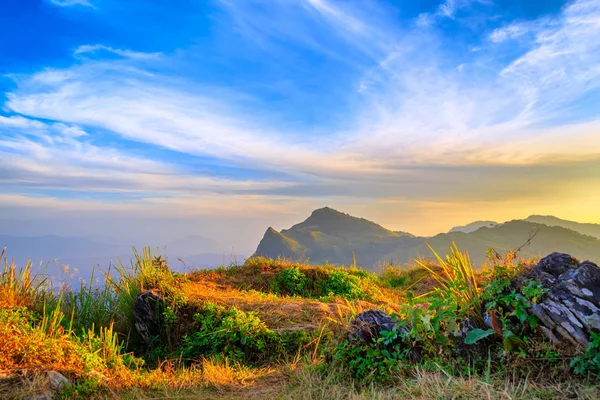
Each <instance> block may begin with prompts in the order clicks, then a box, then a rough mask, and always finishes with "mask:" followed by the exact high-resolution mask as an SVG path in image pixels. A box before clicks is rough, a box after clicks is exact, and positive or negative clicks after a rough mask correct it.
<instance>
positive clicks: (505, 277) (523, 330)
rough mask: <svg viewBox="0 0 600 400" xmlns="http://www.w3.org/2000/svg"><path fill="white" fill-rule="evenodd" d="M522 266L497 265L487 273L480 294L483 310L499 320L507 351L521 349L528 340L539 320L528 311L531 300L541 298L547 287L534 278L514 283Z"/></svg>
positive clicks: (532, 301)
mask: <svg viewBox="0 0 600 400" xmlns="http://www.w3.org/2000/svg"><path fill="white" fill-rule="evenodd" d="M522 269H523V267H522V265H517V266H516V267H515V266H511V265H496V266H495V267H494V268H493V269H492V271H490V272H489V273H488V276H489V281H488V283H487V286H486V287H485V290H484V293H483V295H482V300H483V301H484V303H485V309H486V312H487V313H488V314H489V315H493V316H494V317H495V318H497V319H498V322H499V323H498V325H499V327H501V330H502V343H503V347H504V349H505V350H507V351H514V350H516V349H519V350H522V349H523V348H524V347H525V346H526V344H527V343H528V342H530V336H531V335H532V334H534V333H535V332H534V328H535V327H537V325H538V320H537V318H536V317H535V316H534V315H533V314H530V313H529V312H528V310H529V308H530V306H531V303H537V302H539V301H541V300H542V299H543V297H544V296H545V294H546V289H545V288H543V287H542V285H541V284H540V283H539V282H536V281H534V280H531V279H525V280H524V281H522V282H521V284H520V285H518V284H517V282H518V280H517V279H516V277H517V274H518V273H519V271H522Z"/></svg>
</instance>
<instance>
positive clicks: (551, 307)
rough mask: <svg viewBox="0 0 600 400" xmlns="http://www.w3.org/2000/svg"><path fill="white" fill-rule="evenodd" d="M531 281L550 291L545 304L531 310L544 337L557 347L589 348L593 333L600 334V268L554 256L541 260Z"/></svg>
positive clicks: (542, 302)
mask: <svg viewBox="0 0 600 400" xmlns="http://www.w3.org/2000/svg"><path fill="white" fill-rule="evenodd" d="M531 277H532V278H534V279H536V280H537V281H538V282H540V283H541V284H542V286H544V287H545V288H546V289H547V295H546V297H545V298H544V300H543V301H541V302H540V303H539V304H532V306H531V308H530V311H531V313H533V314H534V315H535V316H536V317H537V318H538V319H539V320H540V323H541V329H542V331H543V332H544V334H545V335H546V336H547V337H548V338H549V339H550V340H551V341H552V342H554V343H555V344H557V345H563V344H570V345H574V346H587V345H588V344H589V343H590V333H591V332H596V333H600V268H598V266H597V265H596V264H594V263H592V262H590V261H584V262H582V263H580V262H579V261H578V260H577V259H575V258H574V257H571V256H570V255H568V254H563V253H552V254H550V255H548V256H547V257H544V258H542V259H541V260H540V262H539V263H538V264H537V265H536V266H535V267H534V269H533V270H532V272H531Z"/></svg>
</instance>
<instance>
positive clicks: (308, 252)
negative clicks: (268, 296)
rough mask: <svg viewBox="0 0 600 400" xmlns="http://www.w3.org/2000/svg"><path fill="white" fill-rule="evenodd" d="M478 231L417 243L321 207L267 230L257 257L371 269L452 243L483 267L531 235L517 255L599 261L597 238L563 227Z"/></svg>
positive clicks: (526, 224)
mask: <svg viewBox="0 0 600 400" xmlns="http://www.w3.org/2000/svg"><path fill="white" fill-rule="evenodd" d="M559 221H562V220H559ZM564 222H569V221H564ZM573 224H576V223H573ZM472 225H473V224H469V225H467V227H469V226H472ZM483 225H484V226H482V227H479V229H476V230H474V231H469V232H468V233H465V232H462V231H460V230H454V231H451V232H449V233H440V234H438V235H435V236H433V237H428V238H426V237H416V236H413V235H411V234H408V233H402V232H394V231H391V230H388V229H386V228H384V227H382V226H380V225H378V224H376V223H374V222H371V221H368V220H366V219H364V218H356V217H353V216H351V215H348V214H345V213H341V212H339V211H336V210H333V209H331V208H328V207H326V208H322V209H318V210H315V211H314V212H313V213H312V214H311V216H310V217H309V218H307V219H306V220H305V221H304V222H301V223H299V224H296V225H294V226H293V227H291V228H290V229H284V230H282V231H281V232H277V231H275V230H274V229H272V228H269V230H268V231H267V233H266V234H265V237H264V238H263V240H262V241H261V242H260V244H259V246H258V248H257V250H256V254H257V255H262V256H265V257H278V256H282V257H287V258H291V259H300V258H302V259H309V260H310V262H311V263H323V262H330V263H335V264H345V265H348V264H352V263H353V262H354V257H356V262H357V263H358V264H359V265H362V266H365V267H367V268H375V267H376V266H377V265H378V264H380V263H384V262H386V263H387V262H390V263H400V264H402V263H410V262H411V261H412V260H414V259H415V258H419V257H422V256H424V257H429V256H431V251H430V250H429V248H428V246H427V245H428V244H429V245H431V246H432V247H433V248H434V249H435V250H436V251H438V252H440V253H443V252H444V251H445V249H447V248H448V247H449V246H451V245H452V243H456V245H457V246H458V247H459V248H461V249H463V250H465V251H468V252H469V253H470V255H471V257H472V259H473V261H474V262H475V263H477V264H481V263H483V262H484V261H485V258H486V252H487V250H488V249H490V248H493V249H495V250H496V251H498V252H500V253H506V252H508V251H509V250H514V249H516V248H518V247H520V246H521V245H523V244H524V243H525V242H527V240H528V239H529V237H530V236H531V235H532V234H533V233H536V234H535V237H534V238H533V239H532V241H531V243H530V244H529V245H527V246H525V247H524V248H523V249H522V250H521V253H520V254H521V255H523V256H526V257H539V256H542V255H545V254H548V253H551V252H553V251H560V252H565V253H569V254H573V255H575V256H576V257H578V258H581V259H589V260H595V261H598V260H600V240H599V239H598V238H596V237H592V236H588V235H585V234H582V233H581V232H577V231H575V230H572V229H567V228H565V227H562V226H550V225H548V224H541V223H534V222H531V221H526V220H514V221H509V222H505V223H503V224H498V225H490V224H487V223H484V224H483ZM579 225H581V224H579ZM589 225H593V224H589Z"/></svg>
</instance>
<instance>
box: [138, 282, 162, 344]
mask: <svg viewBox="0 0 600 400" xmlns="http://www.w3.org/2000/svg"><path fill="white" fill-rule="evenodd" d="M163 310H164V301H163V299H162V297H160V295H159V294H157V293H154V292H152V291H145V292H141V293H140V294H138V295H137V296H136V298H135V303H134V305H133V317H134V319H135V329H136V331H137V332H138V334H139V335H140V336H141V337H142V339H143V340H144V342H145V343H146V344H147V345H151V344H152V337H153V336H155V335H157V334H159V333H160V329H161V326H162V312H163Z"/></svg>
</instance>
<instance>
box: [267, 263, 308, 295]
mask: <svg viewBox="0 0 600 400" xmlns="http://www.w3.org/2000/svg"><path fill="white" fill-rule="evenodd" d="M308 283H309V281H308V278H307V277H306V275H304V273H303V272H302V271H301V270H300V268H298V267H292V268H286V269H284V270H281V272H279V273H278V274H277V276H276V277H275V281H274V282H273V284H272V290H273V292H275V293H277V294H280V295H287V296H306V294H307V293H306V289H307V288H306V287H307V285H308Z"/></svg>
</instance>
